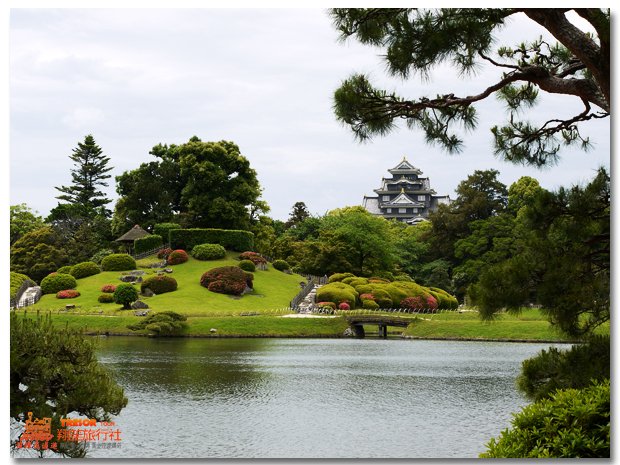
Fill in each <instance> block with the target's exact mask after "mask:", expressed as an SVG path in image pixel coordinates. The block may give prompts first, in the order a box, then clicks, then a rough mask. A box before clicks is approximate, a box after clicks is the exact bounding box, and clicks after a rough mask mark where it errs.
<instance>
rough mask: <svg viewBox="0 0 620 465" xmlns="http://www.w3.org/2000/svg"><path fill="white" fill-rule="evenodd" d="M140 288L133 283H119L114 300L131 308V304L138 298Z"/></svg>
mask: <svg viewBox="0 0 620 465" xmlns="http://www.w3.org/2000/svg"><path fill="white" fill-rule="evenodd" d="M138 297H139V296H138V290H137V289H136V288H135V287H133V285H132V284H119V285H118V286H116V290H115V291H114V302H115V303H117V304H120V305H122V306H123V310H131V304H132V303H134V302H135V301H136V300H138Z"/></svg>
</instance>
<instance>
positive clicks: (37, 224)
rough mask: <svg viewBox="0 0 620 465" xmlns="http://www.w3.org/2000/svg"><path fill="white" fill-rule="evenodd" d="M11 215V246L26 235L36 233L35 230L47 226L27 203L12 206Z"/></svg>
mask: <svg viewBox="0 0 620 465" xmlns="http://www.w3.org/2000/svg"><path fill="white" fill-rule="evenodd" d="M10 214H11V219H10V222H11V236H10V240H11V245H13V244H14V243H15V241H17V240H18V239H19V238H20V237H22V236H23V235H24V234H26V233H28V232H30V231H34V230H35V229H39V228H42V227H43V226H45V224H44V223H43V218H42V217H40V216H39V215H37V212H35V211H33V210H32V209H30V208H29V207H28V205H26V204H25V203H20V204H19V205H11V206H10Z"/></svg>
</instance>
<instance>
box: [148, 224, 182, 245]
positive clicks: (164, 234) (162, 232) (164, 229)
mask: <svg viewBox="0 0 620 465" xmlns="http://www.w3.org/2000/svg"><path fill="white" fill-rule="evenodd" d="M173 229H181V225H180V224H177V223H157V224H156V225H155V226H153V234H156V235H158V236H161V238H162V239H163V240H164V242H170V231H172V230H173Z"/></svg>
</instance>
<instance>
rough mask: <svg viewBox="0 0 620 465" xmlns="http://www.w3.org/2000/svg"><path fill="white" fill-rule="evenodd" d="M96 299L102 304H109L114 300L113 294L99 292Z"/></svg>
mask: <svg viewBox="0 0 620 465" xmlns="http://www.w3.org/2000/svg"><path fill="white" fill-rule="evenodd" d="M97 301H99V303H102V304H111V303H112V302H114V296H113V295H112V294H101V295H100V296H99V298H98V299H97Z"/></svg>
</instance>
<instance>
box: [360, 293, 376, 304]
mask: <svg viewBox="0 0 620 465" xmlns="http://www.w3.org/2000/svg"><path fill="white" fill-rule="evenodd" d="M360 300H361V301H362V302H363V301H364V300H372V301H373V302H374V301H375V296H374V295H372V294H360Z"/></svg>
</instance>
